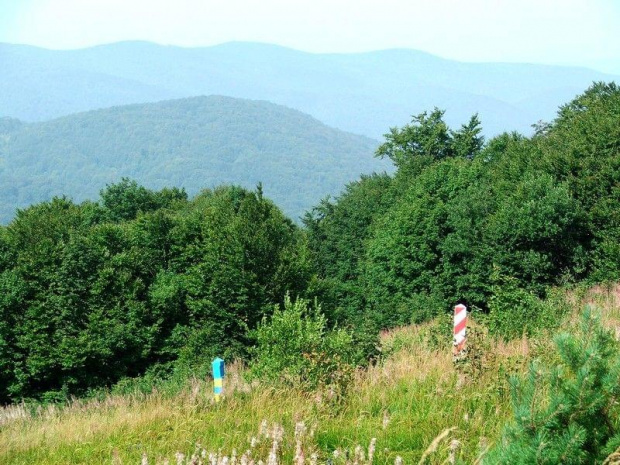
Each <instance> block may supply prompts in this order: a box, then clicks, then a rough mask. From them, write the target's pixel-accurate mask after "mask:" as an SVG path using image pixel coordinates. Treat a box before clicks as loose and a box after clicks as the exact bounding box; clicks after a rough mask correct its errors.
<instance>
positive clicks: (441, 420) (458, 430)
mask: <svg viewBox="0 0 620 465" xmlns="http://www.w3.org/2000/svg"><path fill="white" fill-rule="evenodd" d="M564 305H570V307H571V309H574V311H573V312H572V313H571V316H570V318H567V320H566V322H564V323H563V324H562V326H563V329H569V328H570V327H571V325H572V324H574V320H575V319H576V317H577V314H578V313H579V309H582V308H584V306H585V305H591V306H593V307H595V308H597V309H599V310H600V312H601V315H602V317H603V321H604V322H605V325H606V326H608V327H609V328H611V329H613V330H616V332H617V329H620V287H618V286H616V287H613V286H612V287H597V288H594V289H589V290H587V291H581V292H578V291H573V292H571V293H568V294H567V295H566V297H565V298H564ZM473 319H475V315H474V318H473ZM450 331H451V327H450V320H449V319H448V318H441V319H438V320H434V321H433V322H430V323H426V324H423V325H416V326H408V327H402V328H398V329H394V330H391V331H388V332H385V333H384V334H383V335H382V346H383V352H384V354H383V357H382V360H381V361H380V362H379V363H377V364H376V365H374V366H372V367H370V368H369V369H367V370H360V371H359V372H356V373H355V374H354V376H353V378H352V380H351V382H350V383H349V384H348V385H347V386H346V389H345V391H344V392H343V393H336V392H333V391H331V392H330V391H321V390H318V391H314V392H307V391H303V390H301V389H290V388H279V387H278V386H274V385H264V384H261V383H259V382H253V383H248V382H247V381H245V378H244V367H243V366H241V365H240V364H231V365H230V366H229V367H228V372H227V376H226V379H225V390H226V396H225V397H224V399H223V400H222V402H220V403H215V402H214V401H213V397H212V393H211V392H212V383H211V381H210V380H205V379H189V380H187V381H186V382H185V383H184V384H183V385H182V386H177V387H176V388H174V389H172V388H171V389H165V388H159V389H155V390H154V391H153V392H151V393H149V394H140V393H134V394H129V395H111V394H108V395H105V396H100V398H98V399H90V400H75V401H74V402H72V403H71V404H70V405H67V406H63V407H55V406H48V407H43V406H39V407H37V408H35V407H33V406H29V405H14V406H10V407H6V408H5V409H4V410H2V411H1V412H0V463H7V464H8V463H10V464H32V463H40V464H52V463H54V464H58V463H114V464H121V463H150V464H163V463H170V464H174V463H195V464H197V463H214V464H217V463H221V464H233V463H239V464H243V463H245V464H250V463H256V464H258V463H261V461H262V463H266V464H273V463H295V464H302V463H327V462H328V460H331V463H334V464H338V463H343V464H344V463H351V464H354V463H358V464H363V463H379V464H384V463H390V464H391V463H437V464H440V463H463V462H464V463H480V461H481V459H482V457H483V456H484V453H485V451H486V449H487V448H488V447H489V446H491V445H492V444H494V443H495V442H496V441H497V440H498V439H499V437H500V434H501V431H502V428H503V425H504V424H505V423H506V422H507V421H508V420H509V419H510V418H511V415H512V411H511V403H510V392H509V386H508V377H509V375H511V374H519V373H523V372H524V371H525V369H526V367H527V365H528V362H529V361H530V360H531V359H532V358H546V359H552V358H553V350H550V348H551V347H552V345H553V344H552V342H551V338H550V337H549V335H547V334H540V335H537V336H536V337H533V338H526V337H522V338H519V339H516V340H512V341H509V342H503V341H501V340H498V339H495V338H493V337H491V336H489V334H488V332H487V331H486V330H485V328H484V327H483V326H481V325H477V324H476V323H475V321H474V323H473V325H472V330H471V331H470V337H469V354H468V360H467V361H466V362H459V363H457V364H456V365H455V363H454V362H453V358H452V354H451V339H450Z"/></svg>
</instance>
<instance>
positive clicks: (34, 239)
mask: <svg viewBox="0 0 620 465" xmlns="http://www.w3.org/2000/svg"><path fill="white" fill-rule="evenodd" d="M618 121H620V88H618V86H617V85H616V84H613V83H612V84H605V83H596V84H593V85H592V86H591V87H590V88H589V89H588V90H587V91H585V92H584V93H583V94H582V95H579V96H578V97H576V98H575V99H573V100H572V101H570V102H569V103H567V104H566V105H564V106H562V107H561V108H560V109H559V111H558V114H557V118H556V119H555V120H554V121H553V122H551V123H548V124H546V123H539V124H537V125H536V127H535V134H534V135H533V136H532V137H525V136H523V135H520V134H518V133H505V134H501V135H499V136H497V137H494V138H492V139H490V140H488V141H485V139H484V138H483V137H482V128H481V123H480V122H479V120H478V118H477V116H472V118H471V119H470V120H469V122H468V123H466V124H464V125H462V126H461V127H459V128H456V129H454V128H452V129H451V128H450V127H448V125H447V124H446V123H445V121H444V113H443V111H441V110H438V109H434V110H432V111H428V112H425V113H422V114H419V115H417V116H415V117H413V119H412V120H411V122H410V123H409V124H406V125H405V126H403V127H401V128H393V129H392V130H391V131H390V132H389V133H388V134H386V135H385V139H384V141H383V143H382V144H381V145H380V147H379V148H378V150H377V156H378V157H380V158H384V159H388V160H390V161H391V162H392V163H393V165H394V167H395V170H396V171H395V173H394V174H385V173H384V174H373V175H367V176H363V177H361V179H359V180H357V181H355V182H352V183H350V184H348V185H347V187H346V189H345V190H344V191H343V192H342V194H341V195H340V196H338V197H337V198H335V199H330V198H326V199H324V200H323V201H321V202H320V203H319V204H318V205H317V206H316V207H314V208H313V209H311V210H310V211H308V212H307V214H306V216H305V218H304V221H303V225H302V226H298V225H296V224H295V223H294V222H293V221H292V220H291V219H289V218H287V217H286V216H285V215H284V214H283V213H282V212H281V211H280V209H279V208H278V207H276V205H275V204H274V203H273V202H271V201H270V200H268V199H267V198H266V197H265V196H264V195H263V188H262V186H261V185H258V186H257V187H256V188H255V189H254V190H248V189H246V188H243V187H220V188H216V189H207V190H203V191H201V192H200V193H199V194H197V195H196V196H194V197H193V198H189V197H188V195H187V193H186V192H185V191H184V190H183V189H179V188H163V189H161V190H152V189H147V188H145V187H143V186H141V185H139V184H138V183H136V182H135V181H131V180H128V179H124V180H123V181H121V182H118V183H113V184H109V185H108V186H107V187H106V188H105V189H103V190H102V191H101V193H100V198H99V200H98V201H96V202H94V201H86V202H83V203H75V202H73V201H71V200H69V199H67V198H63V197H58V198H54V199H53V200H51V201H49V202H43V203H39V204H35V205H32V206H30V207H28V208H25V209H23V210H20V211H19V212H18V213H17V215H16V217H15V218H14V219H13V220H12V221H11V222H10V224H8V226H6V227H1V228H0V348H1V350H0V401H1V402H9V401H17V400H19V399H22V398H45V399H62V398H65V397H66V396H67V395H71V394H78V395H82V394H87V393H88V392H89V390H92V389H96V388H99V387H101V386H106V385H111V384H113V383H115V382H117V381H119V380H121V379H123V378H125V377H133V376H138V375H142V374H144V373H145V372H149V373H159V374H161V376H165V375H166V374H167V373H170V372H171V371H174V370H175V369H178V368H179V367H181V366H197V365H199V364H201V363H204V362H205V361H208V360H209V358H210V357H212V356H214V355H216V354H219V355H224V356H226V357H228V358H233V357H238V358H241V359H248V358H251V357H252V354H253V350H252V347H253V346H255V344H257V341H258V343H261V340H263V339H264V338H263V339H261V337H263V336H264V334H263V336H261V334H262V333H261V332H260V331H259V332H258V333H257V332H256V331H255V330H256V328H257V327H259V326H260V322H261V321H262V319H263V317H264V316H265V315H269V314H271V313H272V312H273V310H274V305H277V304H285V303H286V302H289V298H288V297H287V295H288V296H291V297H292V298H296V297H304V298H306V299H309V300H310V301H311V300H315V301H316V302H319V303H320V304H321V310H322V312H323V314H324V316H325V318H326V322H327V324H328V325H329V326H330V327H331V326H333V325H335V324H337V325H338V327H339V328H342V329H343V330H347V331H351V333H350V334H351V337H352V338H353V339H354V340H355V344H354V345H355V347H358V348H360V350H363V351H364V353H363V354H361V356H360V357H357V358H355V360H356V362H355V363H363V360H362V359H363V358H365V359H369V358H372V357H373V356H375V355H376V352H375V350H376V347H375V344H374V342H375V338H376V334H377V332H378V330H379V329H381V328H387V327H393V326H396V325H401V324H405V323H409V322H412V321H413V322H419V321H424V320H427V319H429V318H431V317H433V316H436V315H439V314H442V313H446V312H447V311H449V309H450V308H451V306H452V305H454V303H456V302H463V303H465V304H467V305H468V306H469V307H470V308H471V309H473V310H474V311H477V312H479V314H480V315H481V316H482V317H484V318H486V319H487V321H488V324H489V328H491V330H493V331H495V332H496V333H497V334H499V335H501V336H503V337H506V338H509V337H512V336H514V335H520V334H521V331H523V330H525V331H533V330H534V329H535V328H536V327H537V326H538V324H539V321H538V318H539V317H540V316H542V315H544V316H545V317H546V318H548V317H549V315H548V314H547V313H545V312H542V311H541V306H542V305H543V299H544V297H545V296H546V294H547V292H548V291H549V289H551V288H552V287H554V286H564V285H568V284H571V283H577V282H584V281H590V282H603V281H612V280H618V279H619V278H620V271H619V270H620V208H618V205H619V202H620V125H619V124H618ZM507 308H510V309H511V310H512V315H513V318H511V319H510V320H509V319H507V318H506V309H507ZM263 342H264V341H263ZM349 342H351V341H349Z"/></svg>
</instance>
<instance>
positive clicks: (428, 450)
mask: <svg viewBox="0 0 620 465" xmlns="http://www.w3.org/2000/svg"><path fill="white" fill-rule="evenodd" d="M455 429H456V426H453V427H452V428H448V429H445V430H443V431H442V432H441V434H439V436H437V437H436V438H435V439H433V442H431V444H430V445H429V446H428V447H427V448H426V450H425V451H424V453H423V454H422V457H421V458H420V461H419V462H418V465H423V464H424V463H425V462H426V459H427V458H428V457H429V455H431V454H434V453H435V452H436V451H437V447H439V444H440V443H441V441H443V440H444V439H445V438H446V437H447V436H448V435H449V434H450V433H451V432H452V431H454V430H455Z"/></svg>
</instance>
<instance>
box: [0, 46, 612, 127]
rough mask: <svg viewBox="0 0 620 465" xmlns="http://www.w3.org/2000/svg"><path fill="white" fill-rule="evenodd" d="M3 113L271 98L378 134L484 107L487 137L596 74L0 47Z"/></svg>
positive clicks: (530, 117) (534, 114) (222, 52)
mask: <svg viewBox="0 0 620 465" xmlns="http://www.w3.org/2000/svg"><path fill="white" fill-rule="evenodd" d="M0 70H1V72H0V116H10V117H15V118H19V119H22V120H26V121H42V120H47V119H50V118H54V117H58V116H62V115H67V114H71V113H75V112H79V111H86V110H92V109H96V108H105V107H109V106H113V105H124V104H130V103H142V102H153V101H159V100H164V99H172V98H182V97H190V96H197V95H212V94H218V95H227V96H231V97H239V98H251V99H261V100H268V101H271V102H274V103H278V104H282V105H286V106H289V107H291V108H295V109H298V110H300V111H303V112H305V113H308V114H310V115H312V116H314V117H315V118H317V119H319V120H320V121H322V122H324V123H326V124H328V125H330V126H334V127H337V128H340V129H342V130H346V131H350V132H354V133H357V134H364V135H366V136H369V137H373V138H380V137H381V136H382V134H384V133H385V132H387V130H388V128H389V127H391V126H401V125H403V124H405V123H407V122H408V121H409V120H410V117H411V115H413V114H418V113H420V112H422V111H424V110H429V109H432V108H433V107H434V106H437V107H439V108H443V109H446V110H447V113H446V120H447V121H448V123H450V124H452V125H458V124H460V123H463V122H465V121H466V120H467V119H468V117H469V116H470V115H471V114H473V113H476V112H477V113H479V115H480V119H481V120H482V124H483V126H484V128H485V133H486V134H487V135H494V134H496V133H499V132H503V131H511V130H518V131H520V132H524V133H527V132H529V131H530V125H531V124H533V123H535V122H537V121H538V120H541V119H543V120H550V119H552V118H553V117H554V115H555V111H556V110H557V106H558V105H560V104H562V103H565V102H567V101H568V100H570V99H571V98H572V97H573V96H575V95H576V94H578V93H581V92H582V91H583V90H584V89H585V88H586V87H588V86H589V85H590V84H591V83H592V82H593V81H611V80H618V81H620V78H619V77H618V76H613V75H607V74H604V73H600V72H597V71H593V70H590V69H586V68H574V67H561V66H543V65H528V64H501V63H463V62H458V61H452V60H446V59H442V58H439V57H436V56H433V55H429V54H427V53H422V52H419V51H414V50H385V51H378V52H369V53H358V54H312V53H305V52H300V51H295V50H291V49H287V48H283V47H279V46H274V45H266V44H257V43H227V44H223V45H218V46H214V47H207V48H181V47H172V46H161V45H157V44H153V43H148V42H121V43H115V44H110V45H102V46H97V47H93V48H88V49H82V50H74V51H52V50H45V49H41V48H36V47H31V46H23V45H10V44H0Z"/></svg>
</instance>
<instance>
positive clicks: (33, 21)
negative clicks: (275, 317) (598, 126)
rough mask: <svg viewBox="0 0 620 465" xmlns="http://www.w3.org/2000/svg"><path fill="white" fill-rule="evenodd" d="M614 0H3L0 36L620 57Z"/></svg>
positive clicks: (48, 43)
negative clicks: (254, 43)
mask: <svg viewBox="0 0 620 465" xmlns="http://www.w3.org/2000/svg"><path fill="white" fill-rule="evenodd" d="M619 25H620V1H618V0H426V1H420V0H381V1H374V0H349V1H346V2H345V1H341V0H260V1H258V0H219V1H212V0H173V1H169V0H133V1H132V0H0V41H1V42H11V43H24V44H32V45H38V46H43V47H47V48H61V49H62V48H80V47H86V46H90V45H96V44H102V43H109V42H115V41H120V40H134V39H141V40H150V41H154V42H158V43H162V44H174V45H183V46H207V45H214V44H217V43H221V42H227V41H231V40H243V41H260V42H270V43H275V44H280V45H286V46H289V47H292V48H296V49H300V50H306V51H312V52H356V51H368V50H377V49H385V48H396V47H398V48H413V49H419V50H424V51H428V52H431V53H434V54H438V55H441V56H444V57H447V58H455V59H460V60H466V61H522V62H538V63H541V62H542V63H550V64H556V63H563V64H582V65H594V64H604V63H605V62H609V63H612V62H616V63H620V26H619Z"/></svg>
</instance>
